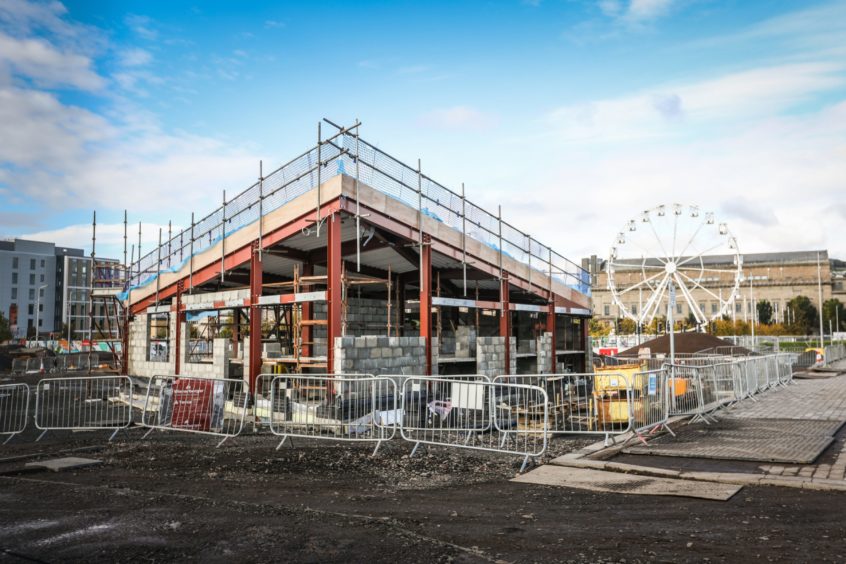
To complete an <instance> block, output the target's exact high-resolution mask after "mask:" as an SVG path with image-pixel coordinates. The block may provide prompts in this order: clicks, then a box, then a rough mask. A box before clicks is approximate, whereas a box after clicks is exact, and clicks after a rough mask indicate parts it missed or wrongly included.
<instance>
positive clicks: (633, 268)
mask: <svg viewBox="0 0 846 564" xmlns="http://www.w3.org/2000/svg"><path fill="white" fill-rule="evenodd" d="M742 271H743V258H742V257H741V255H740V251H739V249H738V245H737V239H736V238H735V236H734V235H732V233H731V232H730V231H729V229H728V226H727V225H726V224H725V223H720V222H718V221H717V220H716V219H715V217H714V214H713V213H712V212H700V211H699V208H698V207H697V206H684V205H681V204H672V205H671V206H667V205H660V206H657V207H654V208H651V209H648V210H645V211H643V212H641V214H640V215H639V216H638V217H636V218H632V219H629V220H628V222H626V224H625V226H624V227H623V229H622V230H621V231H620V232H619V233H618V234H617V237H616V239H615V242H614V245H613V246H612V247H611V249H610V252H609V255H608V265H607V275H608V289H609V291H610V292H611V296H612V298H613V300H614V303H615V304H616V305H617V307H618V308H619V310H620V312H621V313H622V314H623V315H624V316H625V317H628V318H629V319H632V320H633V321H635V322H636V323H638V324H639V325H641V326H643V325H647V324H649V323H651V322H652V320H653V319H655V317H656V316H658V315H662V314H665V313H667V311H668V307H667V304H668V303H669V304H672V305H671V306H670V307H678V306H677V305H676V304H679V303H682V304H686V305H687V307H688V311H689V312H690V314H692V315H693V317H694V318H695V319H696V323H697V325H700V326H701V325H704V324H706V323H708V322H709V321H712V320H715V319H718V318H719V317H721V316H723V315H726V314H728V313H729V312H730V311H731V307H732V305H733V304H734V301H735V299H736V298H737V296H738V295H739V291H740V282H741V279H742ZM679 309H681V308H679ZM671 315H672V313H671Z"/></svg>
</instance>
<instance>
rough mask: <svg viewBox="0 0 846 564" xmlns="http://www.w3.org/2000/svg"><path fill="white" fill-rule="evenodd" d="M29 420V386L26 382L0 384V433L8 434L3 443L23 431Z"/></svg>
mask: <svg viewBox="0 0 846 564" xmlns="http://www.w3.org/2000/svg"><path fill="white" fill-rule="evenodd" d="M28 420H29V386H28V385H26V384H3V385H0V435H9V436H8V437H7V438H6V440H5V441H3V444H6V443H8V442H9V441H11V440H12V437H14V436H15V435H17V434H18V433H23V431H24V429H26V423H27V421H28Z"/></svg>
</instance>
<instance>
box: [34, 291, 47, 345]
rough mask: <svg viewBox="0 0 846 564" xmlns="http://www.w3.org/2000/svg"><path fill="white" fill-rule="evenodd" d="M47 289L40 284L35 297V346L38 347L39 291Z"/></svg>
mask: <svg viewBox="0 0 846 564" xmlns="http://www.w3.org/2000/svg"><path fill="white" fill-rule="evenodd" d="M46 287H47V284H42V285H41V286H39V287H38V292H37V293H36V295H35V346H36V348H37V347H38V334H39V333H40V331H39V330H38V324H39V323H40V319H39V318H40V317H41V290H43V289H44V288H46Z"/></svg>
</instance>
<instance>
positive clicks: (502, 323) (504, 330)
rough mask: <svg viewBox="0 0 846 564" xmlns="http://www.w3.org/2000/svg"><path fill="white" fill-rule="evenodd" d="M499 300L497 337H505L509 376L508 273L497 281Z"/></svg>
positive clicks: (509, 315) (504, 273) (509, 322)
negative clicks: (500, 305)
mask: <svg viewBox="0 0 846 564" xmlns="http://www.w3.org/2000/svg"><path fill="white" fill-rule="evenodd" d="M499 299H500V301H501V302H502V309H501V310H499V336H500V337H505V371H504V373H505V374H511V315H512V314H511V304H510V301H509V295H508V273H507V272H503V273H502V280H500V281H499Z"/></svg>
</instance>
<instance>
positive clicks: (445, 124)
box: [418, 106, 497, 130]
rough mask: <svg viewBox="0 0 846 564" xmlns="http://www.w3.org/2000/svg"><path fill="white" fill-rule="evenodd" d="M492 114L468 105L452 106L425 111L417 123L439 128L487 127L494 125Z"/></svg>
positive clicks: (479, 128)
mask: <svg viewBox="0 0 846 564" xmlns="http://www.w3.org/2000/svg"><path fill="white" fill-rule="evenodd" d="M496 122H497V119H496V118H495V117H494V116H491V115H489V114H486V113H483V112H481V111H480V110H477V109H476V108H472V107H470V106H453V107H451V108H442V109H437V110H432V111H431V112H428V113H425V114H423V115H422V116H420V118H419V119H418V123H419V124H420V125H422V126H425V127H435V128H441V129H469V130H481V129H488V128H490V127H493V126H494V125H496Z"/></svg>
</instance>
